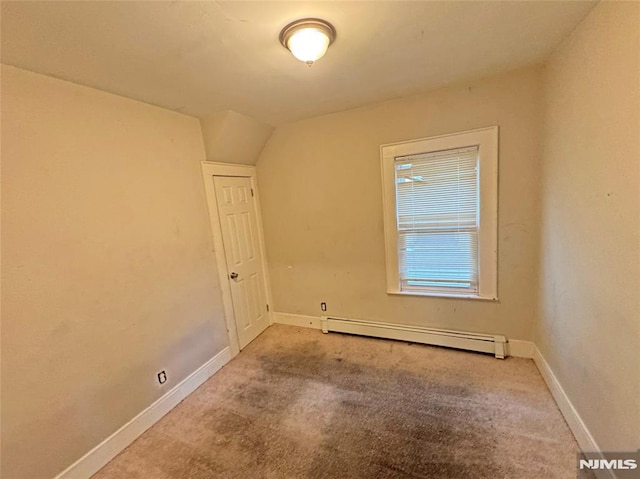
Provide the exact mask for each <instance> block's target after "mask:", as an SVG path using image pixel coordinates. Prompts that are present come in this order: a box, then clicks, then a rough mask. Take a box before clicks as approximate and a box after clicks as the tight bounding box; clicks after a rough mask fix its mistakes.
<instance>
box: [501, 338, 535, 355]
mask: <svg viewBox="0 0 640 479" xmlns="http://www.w3.org/2000/svg"><path fill="white" fill-rule="evenodd" d="M535 347H536V345H535V344H533V343H532V342H531V341H522V340H520V339H509V340H508V341H507V352H508V354H509V356H513V357H515V358H527V359H533V354H534V353H533V351H534V349H535Z"/></svg>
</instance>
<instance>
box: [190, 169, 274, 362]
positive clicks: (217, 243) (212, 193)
mask: <svg viewBox="0 0 640 479" xmlns="http://www.w3.org/2000/svg"><path fill="white" fill-rule="evenodd" d="M212 176H231V177H239V176H240V177H244V178H249V179H250V180H251V188H252V189H253V193H254V197H253V202H254V205H255V207H256V220H257V222H258V243H259V245H260V254H261V256H262V275H263V279H264V285H265V293H266V295H267V298H266V299H267V304H268V305H269V311H268V312H267V315H268V318H269V325H271V324H273V314H272V313H273V301H272V300H271V285H270V283H269V270H268V268H267V251H266V248H265V245H264V231H263V227H262V213H261V211H260V194H259V193H258V180H257V175H256V167H255V166H252V165H236V164H230V163H216V162H212V161H203V162H202V178H203V181H204V190H205V193H206V196H207V206H208V210H209V223H210V224H211V233H212V235H213V251H214V253H215V256H216V263H217V267H218V278H219V279H220V290H221V291H222V304H223V306H224V316H225V318H224V319H225V323H226V325H227V333H228V335H229V348H230V349H231V356H232V357H235V356H236V355H237V354H238V353H239V352H240V342H239V341H238V329H237V325H236V317H235V312H234V310H233V300H232V297H231V286H230V284H229V281H230V279H229V273H230V272H229V270H228V268H227V257H226V254H225V251H224V243H223V241H222V227H221V226H220V215H219V214H218V200H217V198H216V190H215V185H214V182H213V181H211V179H210V178H211V177H212Z"/></svg>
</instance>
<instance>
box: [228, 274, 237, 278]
mask: <svg viewBox="0 0 640 479" xmlns="http://www.w3.org/2000/svg"><path fill="white" fill-rule="evenodd" d="M229 278H231V279H238V273H231V274H230V275H229Z"/></svg>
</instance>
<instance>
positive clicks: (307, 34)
mask: <svg viewBox="0 0 640 479" xmlns="http://www.w3.org/2000/svg"><path fill="white" fill-rule="evenodd" d="M335 39H336V29H335V28H333V25H331V24H330V23H329V22H326V21H324V20H320V19H319V18H304V19H302V20H296V21H295V22H292V23H290V24H289V25H287V26H286V27H284V28H283V29H282V31H281V32H280V43H282V45H283V46H284V47H285V48H287V49H288V50H289V51H290V52H291V53H292V54H293V56H294V57H296V58H297V59H298V60H300V61H303V62H305V63H306V64H307V65H309V66H311V65H312V64H313V62H315V61H316V60H318V59H319V58H322V56H323V55H324V54H325V53H326V51H327V48H329V45H331V44H332V43H333V41H334V40H335Z"/></svg>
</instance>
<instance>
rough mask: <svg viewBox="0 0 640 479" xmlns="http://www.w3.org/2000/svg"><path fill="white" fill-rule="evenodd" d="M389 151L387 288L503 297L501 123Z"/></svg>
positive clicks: (385, 149) (385, 167) (385, 159)
mask: <svg viewBox="0 0 640 479" xmlns="http://www.w3.org/2000/svg"><path fill="white" fill-rule="evenodd" d="M381 153H382V178H383V190H384V191H383V192H384V220H385V241H386V252H387V291H388V292H389V293H395V294H415V295H429V296H455V297H465V298H480V299H497V196H498V183H497V180H498V168H497V167H498V127H491V128H484V129H481V130H473V131H468V132H463V133H456V134H452V135H445V136H439V137H435V138H426V139H421V140H413V141H408V142H404V143H395V144H391V145H383V146H382V148H381Z"/></svg>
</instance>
